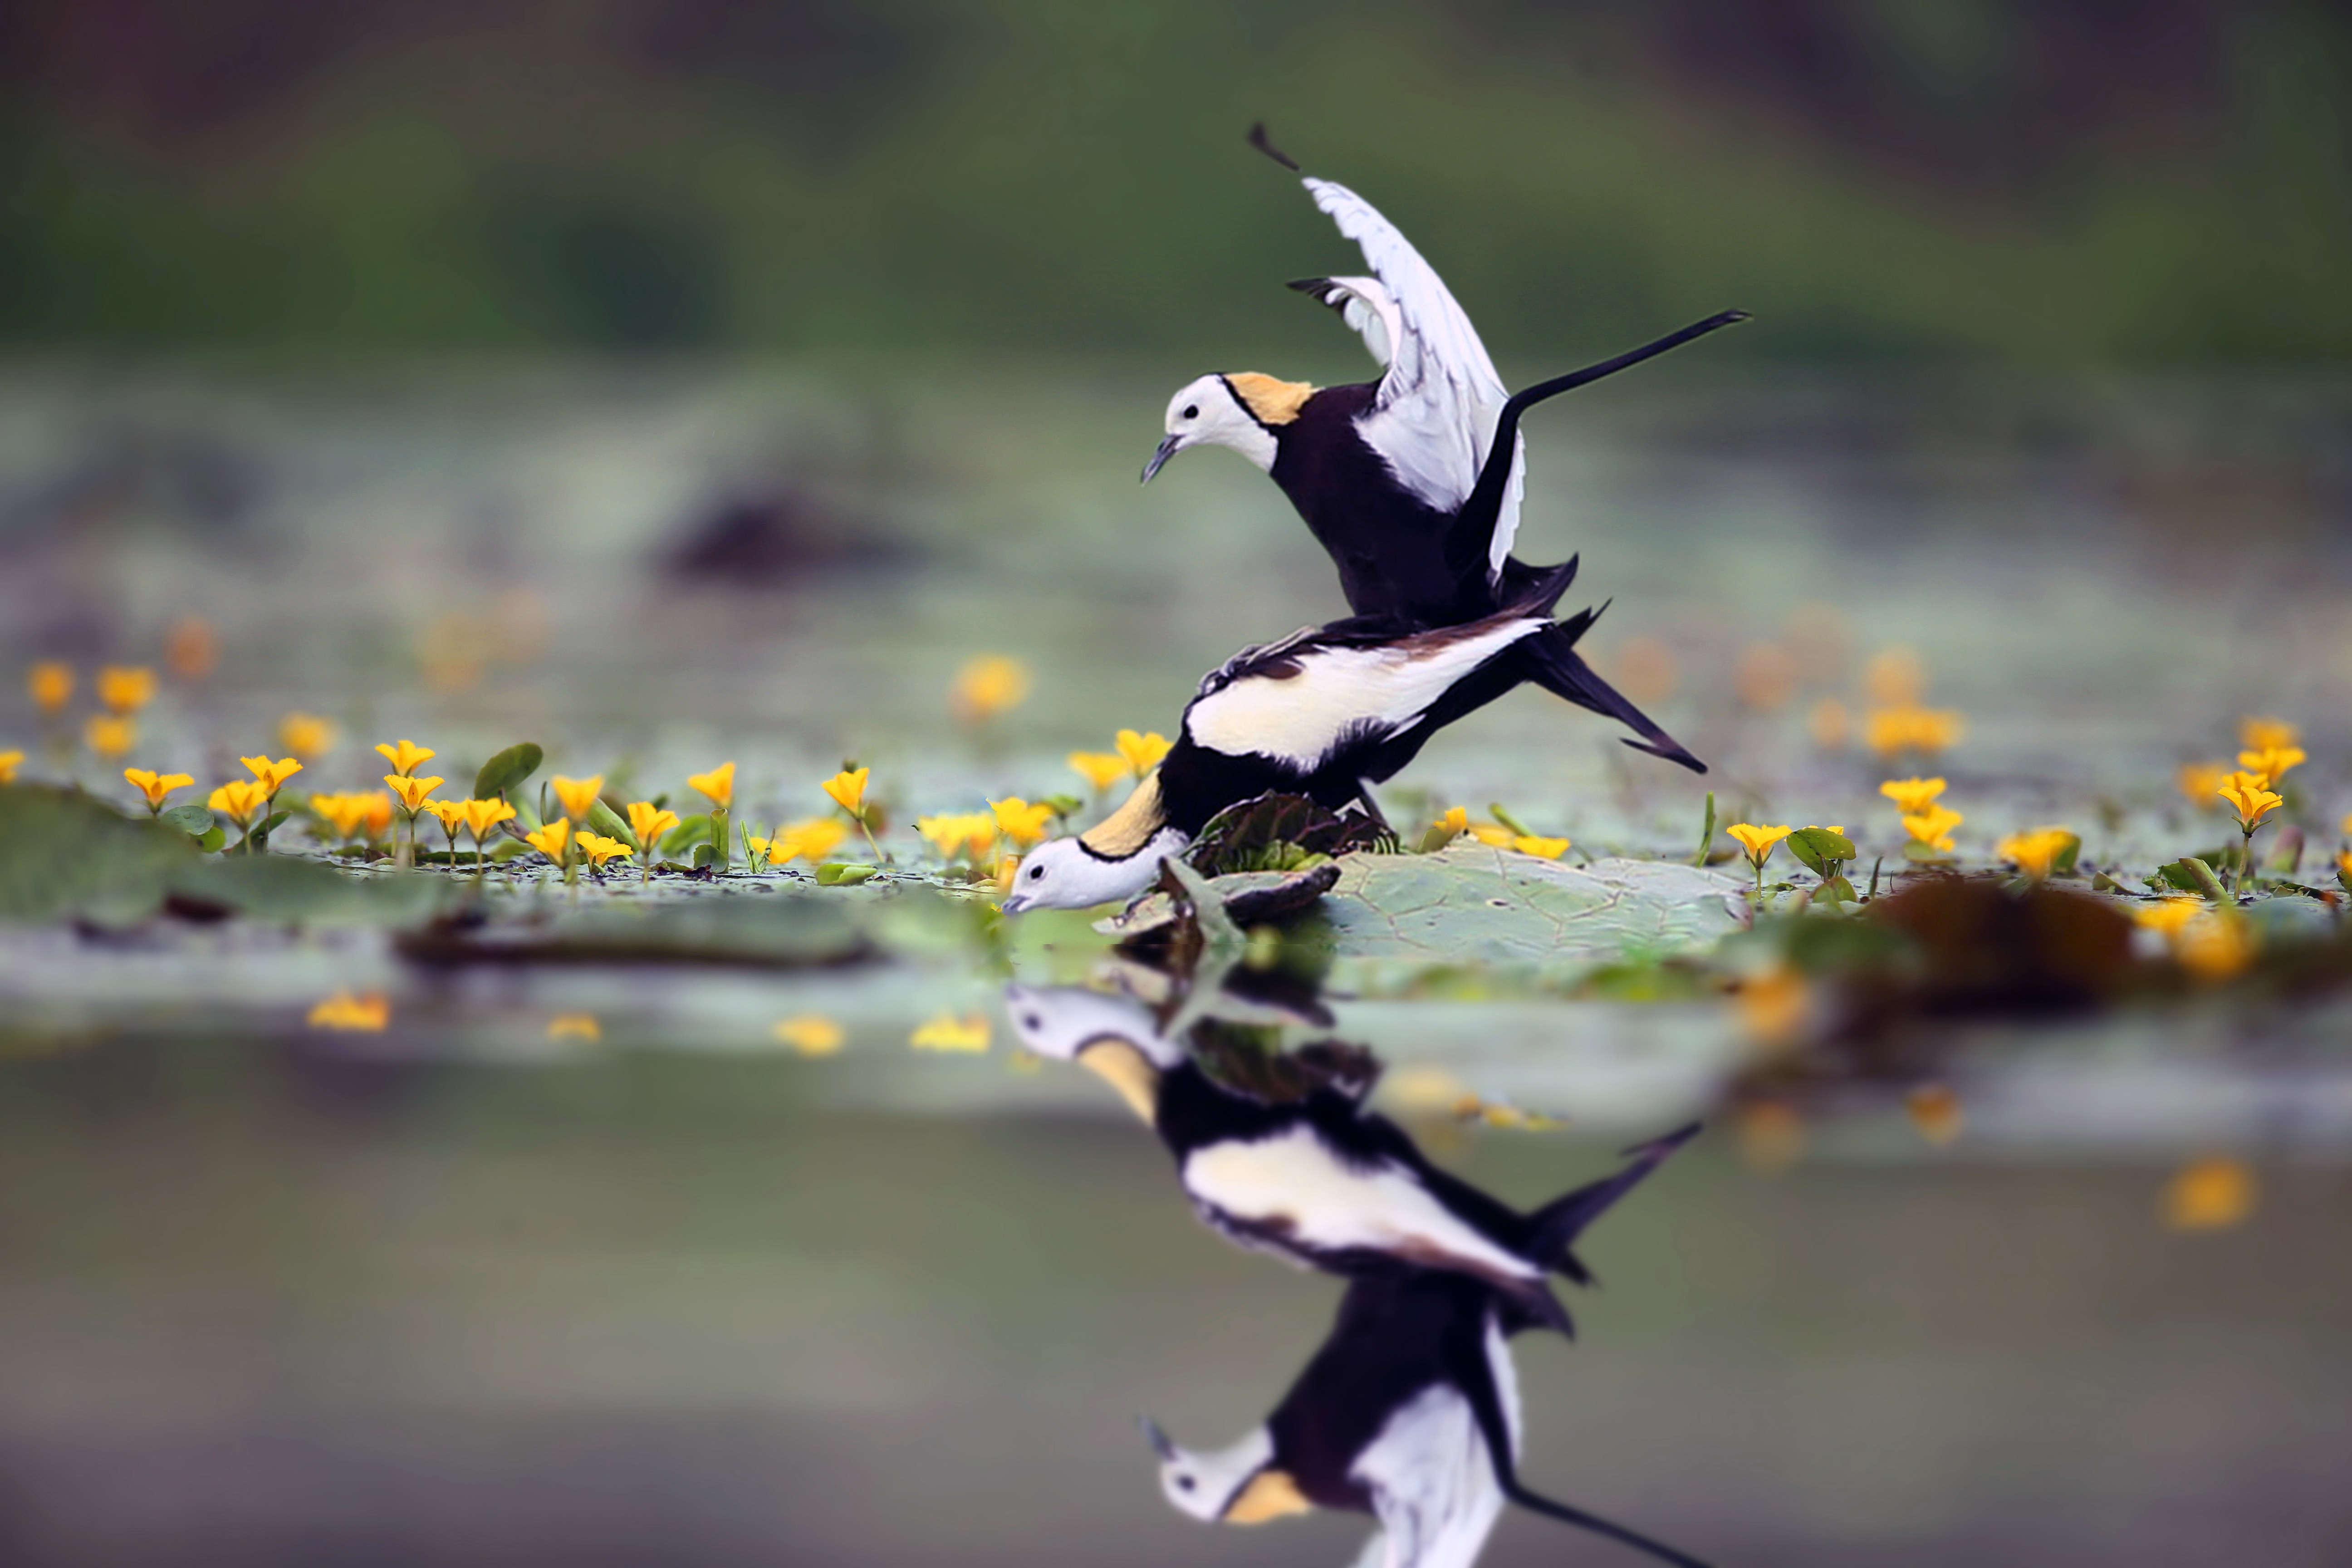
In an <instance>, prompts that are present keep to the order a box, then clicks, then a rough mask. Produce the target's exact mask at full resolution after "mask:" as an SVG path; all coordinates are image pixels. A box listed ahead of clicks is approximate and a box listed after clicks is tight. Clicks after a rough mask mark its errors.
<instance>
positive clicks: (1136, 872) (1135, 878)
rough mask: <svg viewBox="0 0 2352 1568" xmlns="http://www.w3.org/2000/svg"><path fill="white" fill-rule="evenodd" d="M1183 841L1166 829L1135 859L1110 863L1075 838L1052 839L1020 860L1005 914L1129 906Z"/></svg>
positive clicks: (1132, 857) (1154, 835)
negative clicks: (1102, 906) (1116, 904)
mask: <svg viewBox="0 0 2352 1568" xmlns="http://www.w3.org/2000/svg"><path fill="white" fill-rule="evenodd" d="M1184 843H1185V839H1184V836H1183V835H1182V834H1181V833H1179V832H1177V831H1176V829H1174V828H1172V827H1163V828H1161V829H1160V831H1159V832H1157V833H1155V834H1153V835H1152V836H1151V838H1150V842H1149V843H1147V844H1145V845H1144V847H1142V848H1141V849H1139V850H1138V851H1137V852H1136V853H1135V854H1132V855H1127V856H1121V857H1120V858H1117V859H1106V858H1103V857H1102V856H1100V855H1097V854H1095V853H1094V852H1092V851H1091V850H1089V849H1087V847H1086V846H1085V845H1083V844H1081V843H1079V842H1078V841H1077V840H1076V838H1049V839H1047V840H1046V841H1045V843H1043V844H1040V845H1039V846H1037V847H1036V848H1034V849H1032V850H1031V851H1029V853H1028V854H1026V855H1024V856H1023V857H1022V858H1021V865H1020V867H1019V868H1018V869H1016V870H1015V871H1014V872H1013V891H1012V892H1010V893H1008V894H1006V895H1005V898H1004V904H1003V910H1004V912H1005V913H1006V914H1008V915H1017V914H1019V913H1021V912H1022V911H1023V910H1090V909H1093V908H1094V907H1095V906H1096V905H1097V904H1109V903H1122V904H1123V903H1125V902H1126V901H1127V900H1129V899H1131V898H1133V897H1135V895H1136V894H1138V893H1139V892H1141V891H1143V889H1146V888H1149V887H1150V886H1151V883H1152V879H1154V878H1156V877H1158V876H1159V875H1160V861H1162V860H1164V859H1166V858H1168V857H1169V856H1171V855H1173V854H1175V853H1177V852H1178V851H1179V850H1181V849H1182V848H1183V847H1184Z"/></svg>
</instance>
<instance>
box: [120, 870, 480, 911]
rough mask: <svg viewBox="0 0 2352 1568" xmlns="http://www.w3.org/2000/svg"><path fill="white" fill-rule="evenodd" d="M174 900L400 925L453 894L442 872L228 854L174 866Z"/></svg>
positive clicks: (169, 887)
mask: <svg viewBox="0 0 2352 1568" xmlns="http://www.w3.org/2000/svg"><path fill="white" fill-rule="evenodd" d="M166 890H167V891H168V892H169V893H170V895H171V896H172V899H173V903H174V907H176V908H182V909H191V908H194V909H210V910H218V911H219V912H221V913H223V914H235V915H243V916H244V917H246V918H247V919H248V920H257V921H279V922H284V923H289V924H299V925H312V926H406V925H415V923H417V922H418V921H423V920H425V919H426V918H428V917H429V916H431V915H432V914H433V912H434V911H435V910H436V909H437V908H438V907H439V906H440V904H441V903H442V901H443V900H445V899H446V898H449V897H451V896H452V895H453V893H454V891H455V886H454V884H452V883H451V882H450V881H449V880H448V879H446V878H441V877H427V876H410V875H404V874H400V873H394V872H376V873H368V874H356V875H355V874H353V873H352V872H349V871H343V870H339V869H338V868H335V867H333V866H330V865H327V864H325V863H324V862H322V861H318V860H304V859H298V858H295V857H293V856H290V855H229V856H224V857H222V858H218V859H215V860H208V861H205V862H203V863H201V864H199V865H195V866H192V867H189V868H185V869H184V870H180V871H176V872H174V873H173V876H172V877H171V879H170V880H169V882H168V884H167V887H166Z"/></svg>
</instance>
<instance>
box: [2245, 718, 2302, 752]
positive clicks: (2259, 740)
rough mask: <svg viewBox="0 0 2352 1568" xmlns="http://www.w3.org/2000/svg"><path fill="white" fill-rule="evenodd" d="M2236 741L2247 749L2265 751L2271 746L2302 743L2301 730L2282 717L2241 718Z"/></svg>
mask: <svg viewBox="0 0 2352 1568" xmlns="http://www.w3.org/2000/svg"><path fill="white" fill-rule="evenodd" d="M2238 743H2239V744H2240V745H2242V746H2243V747H2245V748H2246V749H2247V750H2248V751H2252V752H2267V751H2269V750H2270V749H2271V748H2272V747H2273V746H2282V747H2284V746H2295V745H2300V744H2302V743H2303V731H2301V730H2298V729H2296V728H2295V727H2294V725H2292V724H2290V723H2288V722H2287V721H2285V720H2284V719H2242V720H2240V721H2238Z"/></svg>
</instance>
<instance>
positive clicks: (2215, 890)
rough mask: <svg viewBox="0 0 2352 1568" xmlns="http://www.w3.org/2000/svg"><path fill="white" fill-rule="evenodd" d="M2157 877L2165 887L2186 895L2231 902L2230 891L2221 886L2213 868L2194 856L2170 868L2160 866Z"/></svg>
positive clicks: (2219, 901)
mask: <svg viewBox="0 0 2352 1568" xmlns="http://www.w3.org/2000/svg"><path fill="white" fill-rule="evenodd" d="M2156 875H2157V879H2158V880H2159V881H2161V882H2162V883H2164V885H2165V886H2167V887H2168V888H2177V889H2179V890H2180V891H2182V892H2184V893H2198V894H2201V895H2203V896H2204V897H2206V898H2208V899H2210V900H2213V901H2214V902H2216V903H2227V902H2228V901H2229V900H2230V890H2229V889H2227V888H2224V887H2223V886H2221V878H2219V877H2217V876H2215V875H2214V874H2213V868H2212V867H2210V866H2209V865H2207V864H2206V863H2205V862H2204V861H2203V860H2202V859H2200V858H2198V857H2196V856H2194V855H2192V856H2190V857H2189V858H2187V859H2185V860H2175V861H2173V862H2172V863H2171V864H2170V865H2168V866H2158V868H2156Z"/></svg>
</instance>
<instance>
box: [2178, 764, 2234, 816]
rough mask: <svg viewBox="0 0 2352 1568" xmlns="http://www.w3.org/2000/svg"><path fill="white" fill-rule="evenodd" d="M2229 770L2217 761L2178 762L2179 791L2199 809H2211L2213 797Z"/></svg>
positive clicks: (2190, 803) (2225, 779) (2226, 777)
mask: <svg viewBox="0 0 2352 1568" xmlns="http://www.w3.org/2000/svg"><path fill="white" fill-rule="evenodd" d="M2229 776H2230V770H2229V769H2227V768H2225V767H2223V766H2222V765H2221V763H2181V764H2180V793H2181V794H2182V795H2187V796H2188V797H2189V805H2193V806H2195V807H2197V808H2198V809H2199V810H2200V811H2210V810H2212V809H2213V797H2214V796H2215V795H2219V794H2220V793H2221V785H2222V784H2223V783H2224V782H2226V781H2227V780H2228V778H2229Z"/></svg>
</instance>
